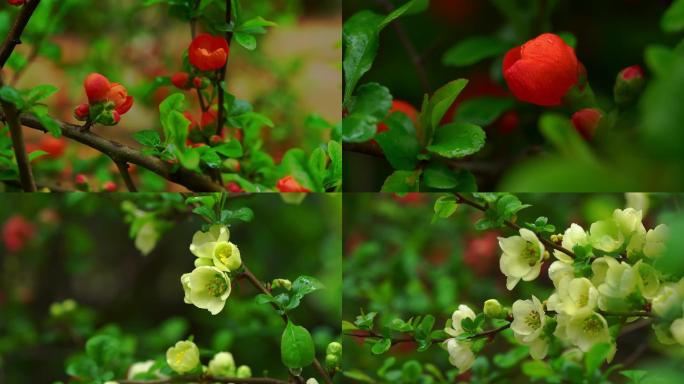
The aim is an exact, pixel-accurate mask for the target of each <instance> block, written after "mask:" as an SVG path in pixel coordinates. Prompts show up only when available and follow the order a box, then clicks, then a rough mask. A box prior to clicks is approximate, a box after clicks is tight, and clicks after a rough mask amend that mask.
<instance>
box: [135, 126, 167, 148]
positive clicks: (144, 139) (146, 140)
mask: <svg viewBox="0 0 684 384" xmlns="http://www.w3.org/2000/svg"><path fill="white" fill-rule="evenodd" d="M133 139H134V140H135V141H137V142H138V143H140V144H142V145H144V146H146V147H152V148H156V147H159V146H161V144H162V141H161V137H160V136H159V132H157V131H154V130H145V131H138V132H136V133H134V134H133Z"/></svg>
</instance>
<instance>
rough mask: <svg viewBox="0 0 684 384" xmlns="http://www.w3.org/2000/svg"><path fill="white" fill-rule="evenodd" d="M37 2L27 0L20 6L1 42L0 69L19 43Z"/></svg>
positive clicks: (38, 0) (36, 0)
mask: <svg viewBox="0 0 684 384" xmlns="http://www.w3.org/2000/svg"><path fill="white" fill-rule="evenodd" d="M38 4H40V0H28V1H27V2H26V4H24V5H23V6H22V7H21V11H20V12H19V16H18V17H17V19H16V20H15V21H14V24H13V25H12V28H10V31H9V34H7V38H5V42H4V43H2V47H0V69H2V68H4V67H5V63H7V60H8V59H9V57H10V56H11V55H12V52H13V51H14V48H15V47H16V46H17V45H19V44H21V34H22V33H23V32H24V29H25V28H26V25H27V24H28V22H29V20H31V16H32V15H33V11H35V10H36V8H37V7H38Z"/></svg>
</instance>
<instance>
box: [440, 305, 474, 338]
mask: <svg viewBox="0 0 684 384" xmlns="http://www.w3.org/2000/svg"><path fill="white" fill-rule="evenodd" d="M466 317H467V318H470V319H475V312H473V310H472V309H470V307H468V306H467V305H465V304H461V305H459V306H458V309H457V310H455V311H454V313H453V314H452V315H451V327H446V328H444V332H446V333H447V334H449V335H450V336H454V337H457V336H459V335H461V334H462V333H463V327H462V326H461V321H462V320H463V319H465V318H466Z"/></svg>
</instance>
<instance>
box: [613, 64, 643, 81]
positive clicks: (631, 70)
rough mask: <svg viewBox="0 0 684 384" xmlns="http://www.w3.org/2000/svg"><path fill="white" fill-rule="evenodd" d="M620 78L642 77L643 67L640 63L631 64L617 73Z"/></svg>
mask: <svg viewBox="0 0 684 384" xmlns="http://www.w3.org/2000/svg"><path fill="white" fill-rule="evenodd" d="M618 76H619V77H620V78H621V79H622V80H626V81H628V80H632V79H634V78H642V77H644V69H643V68H641V66H640V65H633V66H631V67H627V68H625V69H623V70H622V71H621V72H620V74H619V75H618Z"/></svg>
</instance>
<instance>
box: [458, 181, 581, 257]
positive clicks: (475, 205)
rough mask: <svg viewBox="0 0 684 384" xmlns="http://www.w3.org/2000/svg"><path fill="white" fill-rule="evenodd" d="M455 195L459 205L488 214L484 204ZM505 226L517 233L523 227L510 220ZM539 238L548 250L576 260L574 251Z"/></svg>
mask: <svg viewBox="0 0 684 384" xmlns="http://www.w3.org/2000/svg"><path fill="white" fill-rule="evenodd" d="M454 195H456V202H457V203H459V204H465V205H468V206H471V207H473V208H475V209H477V210H480V211H482V212H487V207H486V206H484V205H482V204H479V203H477V202H475V201H473V200H470V199H468V198H466V197H465V196H463V195H462V194H460V193H454ZM504 224H505V225H506V226H507V227H509V228H511V229H514V230H516V231H519V230H520V229H522V227H521V226H519V225H518V224H516V223H514V222H512V221H509V220H506V221H504ZM537 237H538V238H539V241H541V242H542V243H543V244H544V245H545V246H547V247H548V248H551V249H554V250H556V251H559V252H563V253H565V254H566V255H568V256H570V257H572V258H573V259H574V258H576V256H575V254H574V253H573V252H572V251H569V250H567V249H565V248H563V247H561V246H560V245H558V244H554V243H553V242H551V241H549V240H547V239H545V238H543V237H541V236H540V235H539V234H537Z"/></svg>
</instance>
